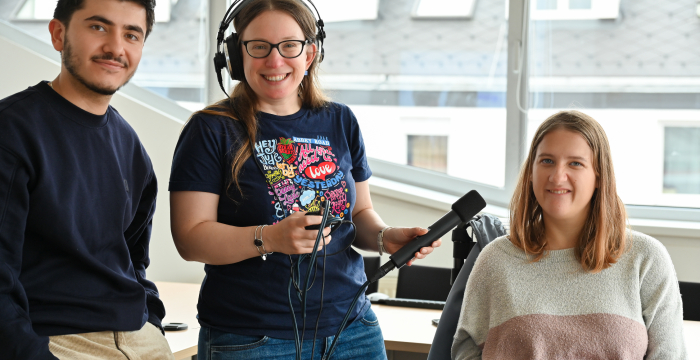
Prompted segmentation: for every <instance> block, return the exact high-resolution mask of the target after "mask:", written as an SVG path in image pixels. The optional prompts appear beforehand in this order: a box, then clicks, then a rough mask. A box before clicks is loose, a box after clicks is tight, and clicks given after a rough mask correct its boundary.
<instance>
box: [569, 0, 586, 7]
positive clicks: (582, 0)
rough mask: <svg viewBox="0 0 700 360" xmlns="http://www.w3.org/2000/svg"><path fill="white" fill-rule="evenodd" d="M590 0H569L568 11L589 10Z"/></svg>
mask: <svg viewBox="0 0 700 360" xmlns="http://www.w3.org/2000/svg"><path fill="white" fill-rule="evenodd" d="M590 8H591V0H569V9H590Z"/></svg>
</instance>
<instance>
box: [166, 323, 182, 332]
mask: <svg viewBox="0 0 700 360" xmlns="http://www.w3.org/2000/svg"><path fill="white" fill-rule="evenodd" d="M163 329H164V330H165V331H178V330H187V324H185V323H165V324H163Z"/></svg>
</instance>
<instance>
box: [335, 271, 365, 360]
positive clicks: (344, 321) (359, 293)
mask: <svg viewBox="0 0 700 360" xmlns="http://www.w3.org/2000/svg"><path fill="white" fill-rule="evenodd" d="M369 284H370V281H369V280H367V281H366V282H365V283H364V284H363V285H362V286H361V287H360V290H359V291H358V292H357V294H355V298H354V299H352V303H350V307H349V308H348V311H347V312H346V313H345V318H343V322H341V323H340V327H339V328H338V332H337V333H336V334H335V338H334V339H333V342H332V343H331V346H330V347H329V348H328V353H327V354H326V356H324V357H323V360H327V359H330V357H331V355H332V354H333V351H334V350H335V345H336V344H337V342H338V339H339V338H340V333H341V332H343V330H344V329H345V324H347V323H348V319H349V318H350V313H351V312H352V309H354V308H355V305H356V304H357V300H358V299H359V298H360V295H362V294H363V293H364V292H365V290H367V287H368V286H369Z"/></svg>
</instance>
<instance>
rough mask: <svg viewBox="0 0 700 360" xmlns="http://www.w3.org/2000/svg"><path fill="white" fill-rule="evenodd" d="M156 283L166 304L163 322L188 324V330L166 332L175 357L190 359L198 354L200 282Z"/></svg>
mask: <svg viewBox="0 0 700 360" xmlns="http://www.w3.org/2000/svg"><path fill="white" fill-rule="evenodd" d="M155 284H156V286H157V287H158V292H159V293H160V300H161V301H163V305H165V318H164V319H163V323H166V322H179V323H186V324H187V325H188V328H187V330H183V331H166V332H165V339H166V340H168V344H169V345H170V350H171V351H172V352H173V354H175V359H176V360H181V359H189V358H191V357H192V356H193V355H197V342H198V340H199V327H200V326H199V322H198V321H197V298H198V297H199V284H185V283H171V282H162V281H156V282H155Z"/></svg>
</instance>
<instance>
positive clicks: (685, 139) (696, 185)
mask: <svg viewBox="0 0 700 360" xmlns="http://www.w3.org/2000/svg"><path fill="white" fill-rule="evenodd" d="M663 192H664V193H666V194H697V195H700V127H678V126H667V127H666V128H665V131H664V189H663Z"/></svg>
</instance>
